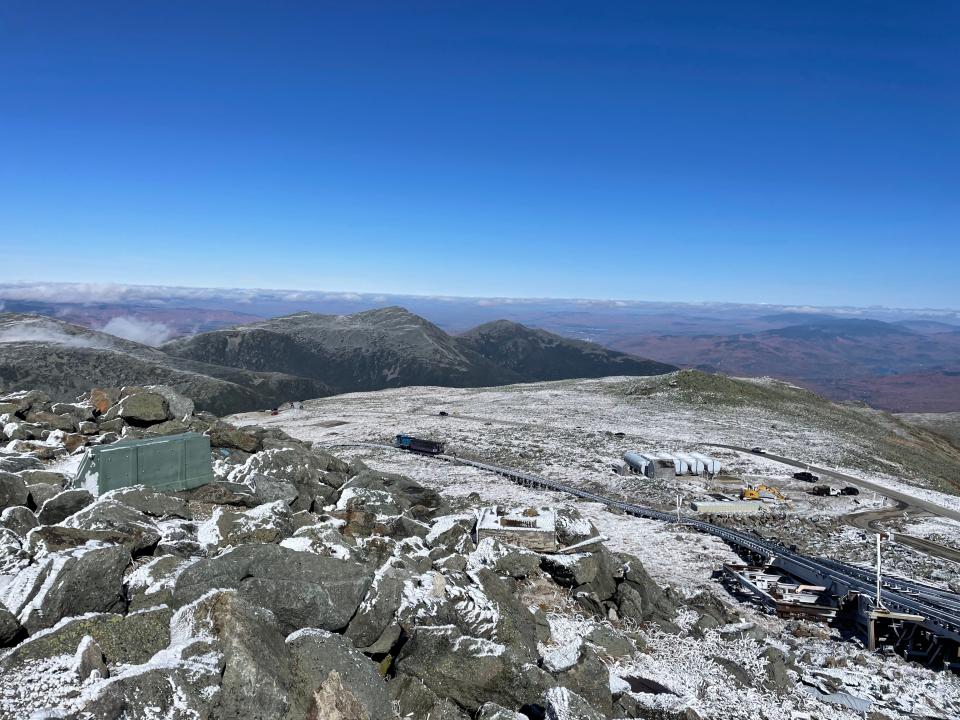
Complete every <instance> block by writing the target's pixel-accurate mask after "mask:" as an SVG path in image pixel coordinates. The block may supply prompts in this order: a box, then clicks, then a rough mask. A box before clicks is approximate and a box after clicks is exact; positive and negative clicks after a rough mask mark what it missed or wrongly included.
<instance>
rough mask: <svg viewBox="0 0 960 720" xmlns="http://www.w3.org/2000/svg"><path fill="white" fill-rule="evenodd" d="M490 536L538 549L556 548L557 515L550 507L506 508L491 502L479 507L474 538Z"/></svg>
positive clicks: (479, 539)
mask: <svg viewBox="0 0 960 720" xmlns="http://www.w3.org/2000/svg"><path fill="white" fill-rule="evenodd" d="M486 537H493V538H496V539H497V540H499V541H500V542H504V543H509V544H511V545H519V546H520V547H525V548H528V549H530V550H535V551H537V552H555V551H556V550H557V515H556V513H555V512H554V510H553V508H549V507H539V508H523V509H520V510H509V511H508V510H506V509H504V508H502V507H499V506H497V505H494V506H493V507H486V508H483V509H482V510H481V511H480V517H479V518H478V519H477V542H478V543H479V542H480V541H481V540H483V538H486Z"/></svg>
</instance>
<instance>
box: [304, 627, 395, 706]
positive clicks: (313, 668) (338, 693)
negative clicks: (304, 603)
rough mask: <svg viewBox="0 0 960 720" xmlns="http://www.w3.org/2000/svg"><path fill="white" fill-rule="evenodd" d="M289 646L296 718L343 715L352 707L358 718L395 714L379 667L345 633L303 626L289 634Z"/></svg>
mask: <svg viewBox="0 0 960 720" xmlns="http://www.w3.org/2000/svg"><path fill="white" fill-rule="evenodd" d="M287 648H288V649H289V650H290V653H291V655H292V656H293V692H292V693H291V697H292V698H293V700H292V703H291V705H292V707H291V714H292V716H293V717H343V716H345V715H347V711H348V709H349V711H350V712H353V713H354V716H355V717H357V718H358V720H360V718H366V719H367V720H392V718H393V717H394V715H393V711H392V709H391V704H390V694H389V693H388V691H387V685H386V683H385V682H384V680H383V678H382V677H381V676H380V674H379V673H378V672H377V666H376V665H375V664H374V663H373V662H372V661H371V660H369V659H368V658H367V657H366V656H365V655H363V654H362V653H361V652H360V651H358V650H357V649H356V648H354V647H353V645H351V644H350V642H349V641H348V640H346V639H345V638H343V637H341V636H340V635H334V634H332V633H329V632H325V631H323V630H313V629H309V630H303V631H301V632H298V633H294V634H293V635H292V636H291V637H289V638H288V639H287ZM334 676H335V679H334ZM358 706H359V707H358ZM334 710H336V711H339V713H340V714H339V715H337V714H336V713H335V712H333V711H334ZM358 711H359V712H358ZM348 716H349V715H348Z"/></svg>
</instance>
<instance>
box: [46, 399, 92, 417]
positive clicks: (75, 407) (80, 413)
mask: <svg viewBox="0 0 960 720" xmlns="http://www.w3.org/2000/svg"><path fill="white" fill-rule="evenodd" d="M50 411H51V412H54V413H56V414H57V415H70V416H71V417H73V418H74V419H75V420H76V421H77V422H84V421H88V420H93V406H92V405H90V404H88V403H54V404H53V405H51V406H50Z"/></svg>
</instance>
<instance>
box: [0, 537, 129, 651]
mask: <svg viewBox="0 0 960 720" xmlns="http://www.w3.org/2000/svg"><path fill="white" fill-rule="evenodd" d="M129 564H130V553H129V551H128V550H127V549H126V548H124V547H121V546H117V545H111V546H107V547H93V548H91V547H86V546H85V547H79V548H74V549H72V550H65V551H63V552H61V553H53V554H50V555H47V556H44V557H43V558H41V559H40V561H39V562H38V563H37V564H36V565H31V566H30V569H29V571H27V570H25V571H22V572H20V574H18V575H17V577H16V578H15V579H14V580H13V582H11V583H10V584H8V585H6V586H4V587H2V588H0V602H3V603H4V604H5V605H6V606H7V608H8V609H9V610H10V611H11V612H13V613H15V614H16V615H17V616H18V619H19V620H20V623H21V624H22V625H23V626H24V627H25V628H26V629H27V631H28V632H30V633H34V632H36V631H37V630H41V629H43V628H48V627H52V626H53V625H56V624H57V622H59V621H60V620H61V619H62V618H64V617H69V616H71V615H82V614H83V613H88V612H111V611H113V610H116V609H122V608H123V606H124V601H123V572H124V570H125V569H126V567H127V565H129Z"/></svg>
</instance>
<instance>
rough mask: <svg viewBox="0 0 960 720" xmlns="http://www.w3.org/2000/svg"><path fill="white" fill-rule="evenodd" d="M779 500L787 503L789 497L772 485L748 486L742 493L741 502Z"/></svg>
mask: <svg viewBox="0 0 960 720" xmlns="http://www.w3.org/2000/svg"><path fill="white" fill-rule="evenodd" d="M774 498H775V499H777V500H780V501H781V502H786V499H787V496H786V495H784V494H783V493H782V492H780V491H779V490H777V488H775V487H773V486H771V485H763V484H760V485H754V486H753V487H750V486H747V487H745V488H743V490H741V491H740V499H741V500H770V499H774Z"/></svg>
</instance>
